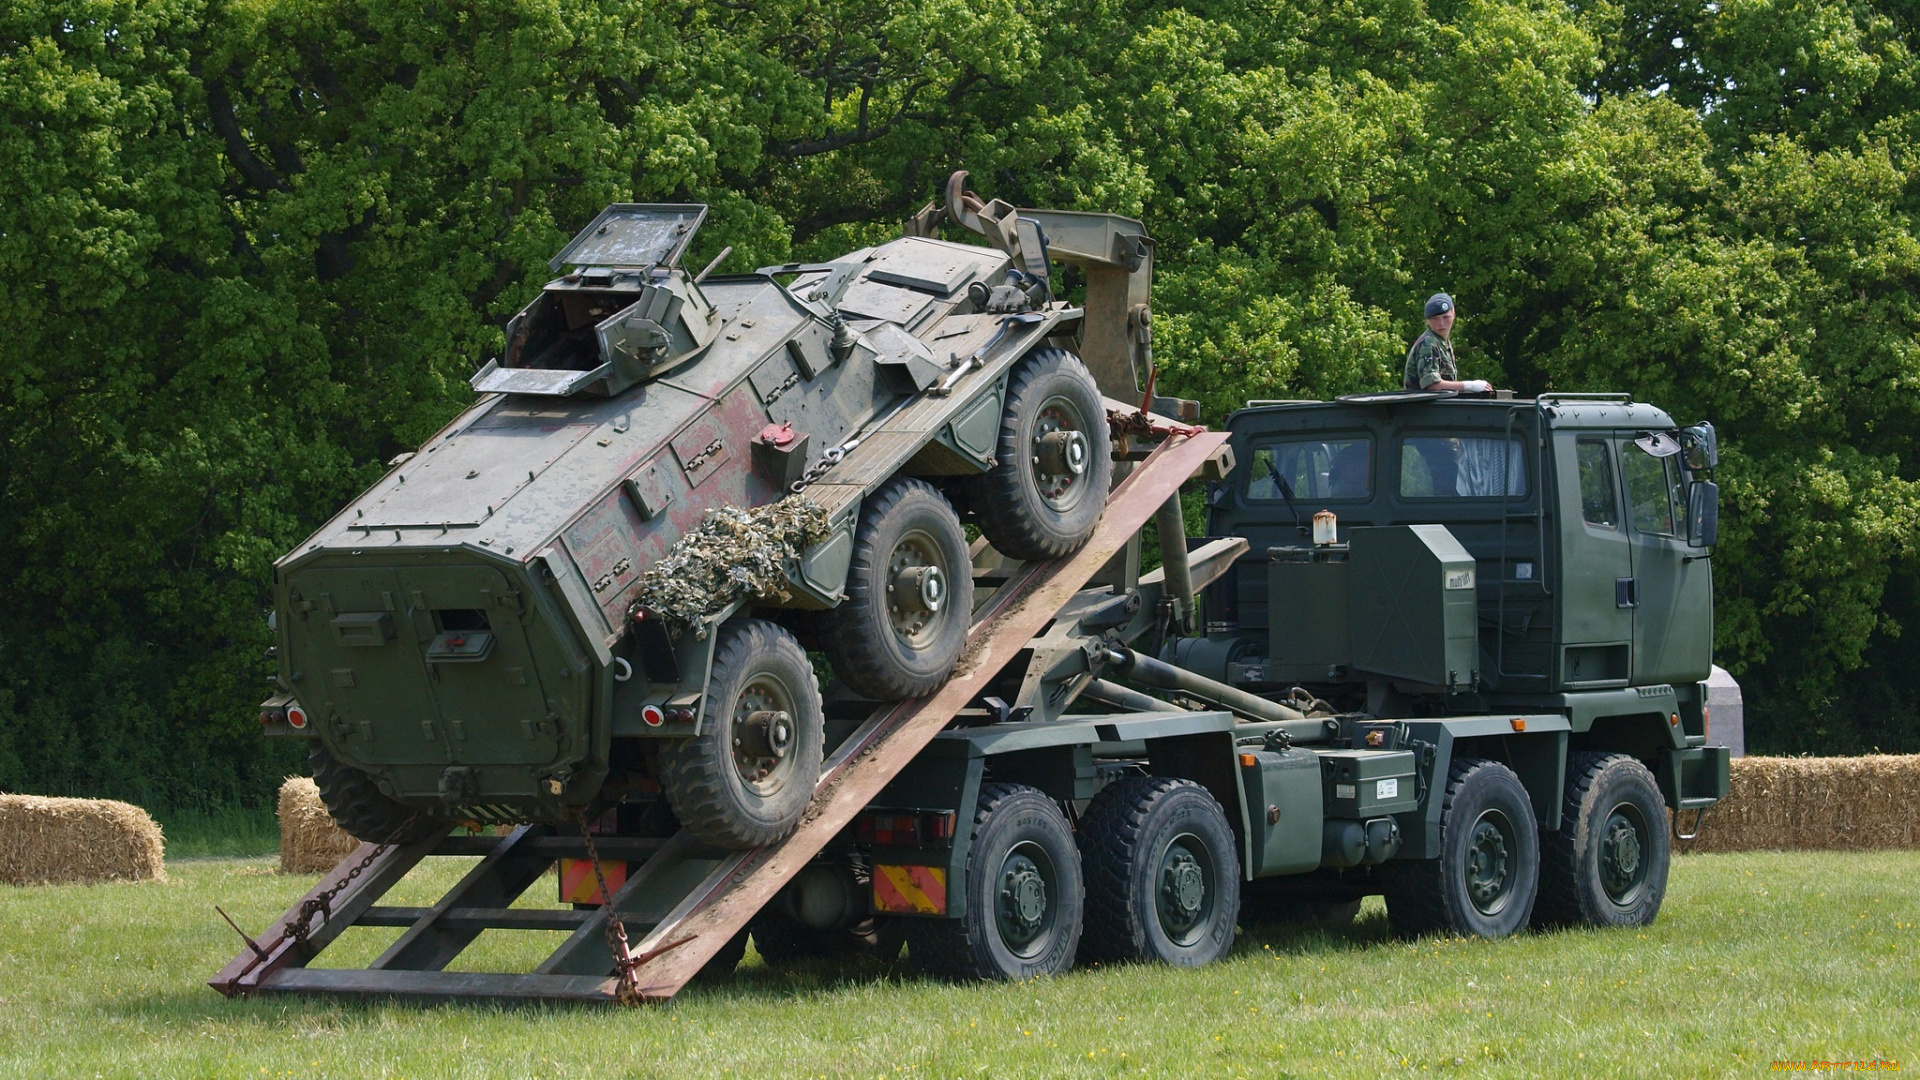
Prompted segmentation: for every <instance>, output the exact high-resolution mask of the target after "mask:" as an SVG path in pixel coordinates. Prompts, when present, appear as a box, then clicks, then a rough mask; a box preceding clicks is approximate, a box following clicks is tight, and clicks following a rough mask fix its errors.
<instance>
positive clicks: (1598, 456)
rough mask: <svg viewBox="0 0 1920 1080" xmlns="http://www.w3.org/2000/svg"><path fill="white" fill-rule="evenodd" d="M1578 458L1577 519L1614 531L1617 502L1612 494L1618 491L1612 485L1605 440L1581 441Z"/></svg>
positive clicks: (1611, 472)
mask: <svg viewBox="0 0 1920 1080" xmlns="http://www.w3.org/2000/svg"><path fill="white" fill-rule="evenodd" d="M1578 457H1579V459H1580V517H1581V519H1582V520H1584V521H1585V522H1586V523H1587V524H1589V525H1598V526H1600V527H1601V528H1603V529H1612V528H1618V527H1619V525H1620V500H1619V497H1618V496H1617V495H1616V494H1615V492H1616V491H1618V490H1619V489H1618V488H1616V487H1615V486H1614V483H1613V460H1612V458H1611V456H1610V455H1609V454H1608V453H1607V444H1606V441H1605V440H1603V439H1581V440H1580V442H1579V444H1578Z"/></svg>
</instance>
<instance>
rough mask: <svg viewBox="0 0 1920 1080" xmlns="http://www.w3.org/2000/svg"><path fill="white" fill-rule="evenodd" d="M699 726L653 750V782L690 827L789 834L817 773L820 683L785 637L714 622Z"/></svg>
mask: <svg viewBox="0 0 1920 1080" xmlns="http://www.w3.org/2000/svg"><path fill="white" fill-rule="evenodd" d="M719 634H720V640H719V641H717V642H715V643H714V650H713V674H712V675H711V676H710V677H709V678H708V679H707V696H706V719H705V723H704V725H703V728H702V730H701V732H700V734H698V735H696V736H694V737H693V738H691V739H681V740H678V741H676V742H674V743H671V744H669V745H668V746H667V747H666V749H664V750H663V751H661V754H660V785H661V787H662V788H663V789H664V790H665V791H666V794H667V800H668V801H669V802H671V803H672V804H673V812H674V814H675V815H676V816H677V817H679V819H680V823H681V824H682V825H684V826H685V827H686V829H687V831H688V832H691V833H692V834H693V835H694V836H696V837H698V838H699V839H700V840H702V841H705V842H706V843H709V844H712V845H714V846H716V847H722V848H729V849H735V850H741V849H747V848H757V847H764V846H766V845H768V844H771V843H773V842H774V841H776V840H779V839H781V838H782V837H784V836H786V835H787V834H788V833H790V832H792V831H793V829H794V826H796V825H798V824H799V823H800V815H801V814H802V813H804V812H805V811H806V809H807V803H808V802H809V801H811V800H812V798H813V786H814V784H815V783H816V782H818V781H819V779H820V754H821V739H822V738H823V737H824V731H825V727H826V721H825V719H824V718H823V716H822V713H821V708H820V683H819V681H818V680H817V679H815V678H814V675H813V665H812V664H811V663H810V662H808V660H807V654H806V653H805V652H804V651H802V650H801V648H800V643H799V642H797V641H795V640H793V635H792V634H789V633H787V632H786V631H785V630H783V629H781V628H780V627H778V626H775V625H774V624H772V623H770V622H767V621H765V620H763V619H735V620H733V621H730V622H728V623H727V624H726V625H724V626H722V627H721V628H720V630H719Z"/></svg>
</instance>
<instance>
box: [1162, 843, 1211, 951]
mask: <svg viewBox="0 0 1920 1080" xmlns="http://www.w3.org/2000/svg"><path fill="white" fill-rule="evenodd" d="M1206 903H1207V871H1206V868H1205V867H1203V866H1201V865H1200V861H1199V860H1198V859H1196V858H1194V857H1193V853H1192V852H1190V851H1188V850H1187V849H1186V848H1185V847H1184V846H1182V845H1179V844H1176V845H1174V846H1173V847H1171V848H1169V849H1168V850H1167V855H1166V858H1165V859H1163V860H1162V861H1161V864H1160V921H1161V923H1162V925H1164V926H1165V928H1166V930H1167V931H1168V933H1169V934H1170V935H1171V936H1173V937H1176V938H1178V937H1179V936H1180V935H1181V934H1184V933H1185V932H1187V931H1189V930H1191V929H1193V927H1194V926H1195V925H1197V924H1198V923H1199V922H1200V918H1201V913H1202V911H1203V910H1204V909H1205V907H1206Z"/></svg>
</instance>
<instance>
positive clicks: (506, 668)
mask: <svg viewBox="0 0 1920 1080" xmlns="http://www.w3.org/2000/svg"><path fill="white" fill-rule="evenodd" d="M290 584H291V585H292V587H293V588H294V589H295V590H296V591H297V592H298V593H300V595H301V597H302V598H303V599H304V600H305V601H308V602H311V603H313V604H314V607H315V610H313V611H311V612H309V613H308V614H307V615H306V616H305V618H304V619H303V620H302V621H301V624H299V625H296V626H295V627H294V631H293V632H294V633H296V634H305V635H306V636H307V638H308V642H307V647H306V648H305V649H303V650H301V651H302V653H303V654H304V655H306V656H308V657H311V658H312V660H313V661H314V662H315V663H316V666H320V667H322V669H323V670H319V671H314V672H310V673H303V674H304V676H305V677H304V679H303V682H302V685H300V687H299V692H300V696H301V697H302V698H303V699H304V700H306V701H307V703H308V704H309V705H310V706H312V707H315V708H316V709H318V710H323V713H322V715H325V716H328V717H329V721H328V729H329V730H330V731H331V733H332V734H333V735H334V737H335V739H336V740H337V741H338V745H339V748H340V749H341V750H343V751H344V752H345V753H346V755H347V756H348V757H349V758H350V759H354V758H357V759H361V760H377V761H379V762H380V763H381V764H383V765H432V764H443V763H444V764H456V763H457V764H465V765H487V764H509V763H514V764H519V763H525V764H544V763H546V762H549V761H551V760H553V758H554V756H555V754H556V752H557V750H558V743H559V738H560V736H561V734H562V731H561V729H562V727H563V724H562V720H563V717H565V716H568V715H572V714H574V713H576V712H577V705H576V703H574V702H572V701H571V700H565V701H563V700H550V698H553V697H554V696H555V695H550V694H547V693H545V692H544V690H543V688H542V686H541V680H540V678H539V676H538V674H537V670H536V665H535V664H534V662H533V657H532V653H531V646H532V642H530V641H529V640H528V636H527V633H526V630H525V627H524V626H522V624H521V622H520V619H519V616H518V612H517V611H515V610H514V604H515V603H517V602H518V601H519V597H518V596H517V595H516V594H514V593H512V592H511V590H510V587H509V585H508V583H507V579H506V577H505V576H504V575H503V574H501V573H500V572H499V571H498V570H495V569H493V568H492V567H485V566H459V567H454V566H423V567H408V568H405V569H399V570H396V569H388V568H377V567H368V568H352V569H323V570H307V571H303V572H299V573H296V574H295V575H294V578H293V580H292V581H291V582H290ZM503 598H504V599H505V601H506V602H505V603H502V602H501V601H502V599H503ZM574 681H575V682H582V683H583V682H584V680H574ZM316 684H317V685H316ZM561 696H562V697H565V696H566V695H561ZM569 706H575V707H569ZM334 717H337V718H338V719H337V720H334V719H332V718H334Z"/></svg>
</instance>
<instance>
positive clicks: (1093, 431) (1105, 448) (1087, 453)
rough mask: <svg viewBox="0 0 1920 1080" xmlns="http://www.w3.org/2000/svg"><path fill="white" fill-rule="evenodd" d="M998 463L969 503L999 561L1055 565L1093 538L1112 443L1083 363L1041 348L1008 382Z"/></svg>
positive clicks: (1095, 388)
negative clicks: (1043, 561)
mask: <svg viewBox="0 0 1920 1080" xmlns="http://www.w3.org/2000/svg"><path fill="white" fill-rule="evenodd" d="M995 459H996V464H995V465H994V467H993V468H992V469H990V470H988V471H987V472H986V473H985V474H984V475H982V476H981V477H980V478H979V479H978V480H977V481H975V484H976V488H975V491H974V492H973V497H972V499H971V502H972V505H973V507H974V509H975V513H976V516H977V517H978V519H979V523H980V531H981V532H982V533H985V534H986V537H987V541H988V542H989V543H991V544H992V545H993V546H994V548H995V549H997V550H998V551H999V552H1000V553H1001V554H1003V555H1005V556H1007V557H1008V558H1012V559H1023V560H1028V561H1033V560H1039V559H1058V558H1060V557H1061V556H1064V555H1071V554H1073V553H1074V552H1075V551H1078V550H1080V545H1082V544H1084V543H1086V542H1087V540H1088V539H1089V538H1090V537H1092V536H1093V528H1094V526H1095V525H1097V524H1099V522H1100V511H1101V510H1102V509H1103V508H1104V507H1105V506H1106V504H1107V485H1108V482H1109V480H1110V478H1111V476H1112V474H1113V444H1112V440H1111V439H1110V438H1109V437H1108V434H1107V410H1106V407H1105V406H1104V405H1103V404H1102V403H1101V399H1100V387H1099V386H1098V385H1097V384H1096V383H1095V382H1094V381H1093V376H1092V375H1091V374H1089V373H1088V372H1087V368H1086V365H1085V364H1083V363H1081V362H1080V358H1079V357H1077V356H1075V355H1073V354H1072V353H1070V352H1067V351H1066V350H1065V349H1040V350H1037V351H1035V352H1034V353H1033V354H1032V355H1030V356H1028V357H1027V358H1026V359H1024V360H1022V361H1021V362H1020V363H1019V365H1018V366H1017V367H1015V368H1014V369H1013V375H1012V377H1011V378H1009V379H1008V380H1007V407H1006V411H1005V412H1004V413H1003V414H1002V416H1001V420H1000V440H999V443H998V448H997V450H996V451H995Z"/></svg>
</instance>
